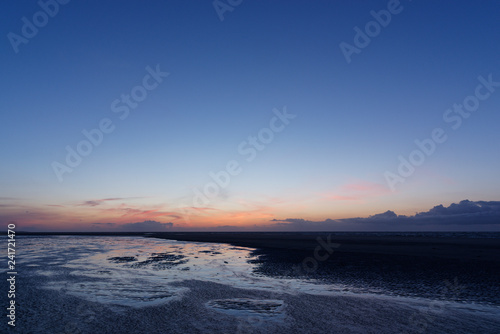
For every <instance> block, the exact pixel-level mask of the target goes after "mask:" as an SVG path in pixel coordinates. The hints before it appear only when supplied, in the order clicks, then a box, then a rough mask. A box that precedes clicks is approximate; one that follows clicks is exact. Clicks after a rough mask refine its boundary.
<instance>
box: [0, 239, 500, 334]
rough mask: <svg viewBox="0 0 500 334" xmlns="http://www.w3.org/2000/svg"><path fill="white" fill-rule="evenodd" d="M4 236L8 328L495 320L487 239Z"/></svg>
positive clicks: (370, 325)
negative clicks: (10, 308)
mask: <svg viewBox="0 0 500 334" xmlns="http://www.w3.org/2000/svg"><path fill="white" fill-rule="evenodd" d="M166 238H168V240H167V239H166ZM318 238H319V239H320V240H321V241H319V239H318ZM173 239H175V240H173ZM195 240H196V241H195ZM18 243H19V244H20V245H24V246H23V249H24V251H23V254H24V255H23V256H22V257H21V256H20V257H19V261H20V263H19V265H18V268H19V269H18V270H19V272H20V274H19V276H18V280H17V282H16V283H17V293H16V295H17V296H16V301H17V303H18V305H17V312H16V314H17V317H16V319H17V320H16V330H17V331H18V332H20V333H23V332H29V333H47V332H52V333H135V332H139V331H140V332H148V333H164V332H168V333H240V334H241V333H291V332H292V333H381V332H383V333H449V332H454V333H476V332H480V333H496V332H498V329H499V328H500V321H498V316H499V315H500V302H499V300H498V295H499V293H498V287H499V285H500V284H499V282H498V280H499V279H498V275H496V273H498V257H495V254H496V253H495V252H498V238H493V235H487V237H484V236H481V235H470V234H469V235H464V236H461V237H458V236H456V235H455V236H449V235H448V236H446V235H443V234H439V235H435V236H432V235H429V234H423V235H395V234H390V235H387V234H385V235H384V234H382V235H376V234H340V235H339V234H335V233H291V234H276V233H253V234H245V233H210V234H206V233H205V234H202V233H189V234H185V233H168V234H165V233H153V234H152V233H148V234H146V235H145V234H142V235H133V234H130V233H129V234H122V235H109V234H107V235H91V236H89V235H84V234H78V235H55V236H54V235H36V236H34V235H30V236H21V237H19V240H18ZM318 246H320V248H319V249H318ZM20 247H21V246H20ZM329 247H330V248H329ZM433 248H435V249H439V251H435V252H434V253H435V254H436V256H432V250H433ZM330 250H331V251H332V252H331V253H330ZM425 250H427V251H428V252H431V254H429V253H426V252H425ZM467 250H468V251H467ZM459 252H462V253H461V254H458V253H459ZM481 254H483V257H482V258H481V257H478V255H481ZM459 255H463V256H459ZM478 259H479V260H478ZM314 263H316V265H314ZM2 284H5V282H3V283H2ZM4 325H5V324H2V326H4Z"/></svg>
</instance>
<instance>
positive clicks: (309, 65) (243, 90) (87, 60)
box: [0, 0, 500, 231]
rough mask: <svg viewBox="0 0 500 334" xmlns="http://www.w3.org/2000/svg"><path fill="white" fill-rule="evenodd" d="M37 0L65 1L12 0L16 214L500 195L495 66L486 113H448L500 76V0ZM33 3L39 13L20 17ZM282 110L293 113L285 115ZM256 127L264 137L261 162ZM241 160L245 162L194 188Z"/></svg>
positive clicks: (146, 215)
mask: <svg viewBox="0 0 500 334" xmlns="http://www.w3.org/2000/svg"><path fill="white" fill-rule="evenodd" d="M61 2H63V1H61ZM231 2H232V3H233V4H237V3H238V1H235V0H233V1H231ZM41 3H49V4H52V5H49V6H48V7H47V8H48V10H49V11H52V13H51V14H52V16H53V17H52V16H49V15H45V14H40V13H39V12H40V11H43V9H42V7H41V6H40V4H39V3H37V2H36V1H3V2H1V3H0V9H1V12H2V13H3V19H2V20H0V27H1V31H2V33H3V36H4V38H3V39H2V41H3V42H2V44H1V45H0V47H1V49H2V50H1V53H0V57H1V58H0V60H1V64H2V71H1V81H0V85H1V86H0V92H1V93H0V94H1V103H0V159H1V160H0V161H1V163H0V224H1V225H6V224H8V222H11V221H14V222H16V223H17V226H18V227H17V229H18V230H60V231H70V230H92V231H94V230H95V231H98V230H99V231H100V230H116V229H120V228H122V226H123V224H129V225H126V226H133V225H130V224H133V223H141V222H144V221H146V223H145V224H144V226H146V227H147V226H154V225H148V224H157V223H172V224H165V225H162V226H164V227H165V228H166V229H172V230H185V229H187V230H190V229H191V230H204V229H205V230H206V229H214V230H217V229H221V226H233V227H235V228H238V227H239V228H249V229H259V228H261V229H266V228H267V226H269V224H273V219H275V220H277V221H285V222H286V221H290V219H304V220H306V221H316V222H320V221H325V220H327V219H333V220H335V219H341V218H354V217H368V216H370V215H374V214H378V213H381V212H385V211H387V210H392V211H394V212H396V214H399V215H414V214H415V213H416V212H423V211H427V210H429V209H431V208H432V207H433V206H435V205H438V204H443V205H444V206H445V207H447V206H449V205H450V204H452V203H458V202H460V201H461V200H464V199H469V200H471V201H498V200H500V196H499V195H500V193H499V189H500V177H499V172H498V171H500V154H499V152H500V87H498V86H499V85H500V84H496V86H495V85H493V86H491V85H490V87H489V88H488V87H484V84H483V87H482V88H480V89H479V92H480V94H482V95H481V96H483V97H484V96H485V94H487V93H488V94H487V95H488V97H484V98H483V99H482V100H480V101H479V106H476V107H477V108H475V109H476V110H474V111H472V112H470V116H467V117H466V118H465V117H463V116H460V114H459V113H457V112H454V111H453V110H452V111H450V113H449V114H447V110H448V109H450V108H451V109H453V105H454V104H462V103H464V100H467V98H468V97H469V96H474V95H475V94H477V89H476V88H477V87H478V85H481V84H482V81H481V80H480V79H478V78H479V77H482V78H483V81H484V80H486V81H488V80H490V81H493V82H500V57H499V55H500V43H499V40H500V23H499V22H500V21H499V20H498V17H499V14H500V3H499V2H498V1H439V2H436V1H409V0H402V1H401V2H400V3H399V5H398V3H397V1H394V0H391V1H350V2H349V3H347V2H344V1H314V2H313V1H306V0H301V1H299V0H296V1H263V0H260V1H259V0H255V1H250V0H244V1H242V2H241V4H239V5H236V6H231V5H228V2H227V0H221V1H220V2H218V3H216V4H218V6H219V7H218V8H219V13H218V12H217V9H216V8H215V7H214V4H213V2H212V1H147V2H143V1H70V2H68V3H67V4H58V5H57V6H58V9H57V13H54V12H55V7H54V5H53V4H54V3H55V2H53V1H50V0H49V1H46V0H42V1H41ZM224 6H229V7H224ZM388 7H389V8H391V9H392V10H393V11H394V12H397V13H393V14H391V20H390V22H389V23H388V24H385V25H386V26H385V27H380V25H379V27H380V31H372V32H371V34H372V36H373V37H369V38H370V42H369V44H368V45H366V46H364V45H363V46H364V47H362V48H361V47H359V48H358V49H357V53H352V54H351V55H350V62H348V61H346V57H345V55H344V54H343V52H342V49H341V47H340V45H341V43H347V44H349V45H351V46H352V47H355V46H356V44H355V42H356V41H355V36H356V34H357V32H356V30H355V27H359V29H361V31H365V27H366V24H367V23H369V22H370V21H374V20H375V19H374V17H373V15H372V14H371V11H375V12H379V11H381V10H387V8H388ZM224 8H225V9H230V10H225V9H224ZM223 10H225V11H224V12H221V11H223ZM37 13H38V14H37ZM219 14H220V15H219ZM23 18H25V19H24V20H23ZM44 18H46V19H47V20H46V21H47V22H43V20H44ZM221 18H223V20H221ZM34 19H35V20H38V21H37V22H38V23H39V24H40V27H38V28H37V30H38V31H36V32H33V31H32V30H31V31H30V29H29V27H25V28H24V29H23V26H24V25H26V22H28V25H30V24H32V23H33V21H34ZM40 22H41V23H40ZM369 26H370V24H369ZM371 27H376V26H374V25H373V24H372V25H371ZM23 31H24V32H23ZM23 33H28V34H30V33H31V35H33V36H31V35H30V36H29V38H26V37H25V36H23ZM13 36H17V37H13ZM361 39H362V38H361ZM13 41H14V42H13ZM20 41H22V42H20ZM357 42H360V41H359V40H357ZM365 42H366V41H365ZM343 45H345V44H343ZM16 51H17V52H16ZM147 68H149V71H148V70H147ZM157 68H159V69H160V71H161V72H168V73H169V75H168V76H164V77H161V78H159V81H161V82H159V83H158V85H156V84H155V80H154V79H152V78H146V83H147V84H148V85H150V86H151V85H153V84H154V86H157V87H155V88H153V89H151V90H150V91H147V96H146V97H145V98H144V100H142V101H140V102H138V104H137V106H136V107H135V108H128V109H130V110H129V111H130V112H129V114H128V115H127V116H126V117H123V116H125V114H123V113H124V111H123V110H124V109H126V107H125V106H126V104H125V102H121V101H120V99H121V98H122V95H130V94H131V92H136V93H137V94H139V93H140V92H141V91H142V92H143V91H144V89H143V88H137V87H138V86H142V85H143V80H144V78H145V76H146V75H148V73H149V72H150V71H155V69H157ZM489 77H490V79H488V78H489ZM134 89H135V90H134ZM141 89H142V90H141ZM488 89H490V90H488ZM138 92H139V93H138ZM116 100H118V101H117V102H116V103H115V106H114V108H113V107H112V105H113V103H114V101H116ZM467 101H468V102H470V103H473V102H474V98H469V99H468V100H467ZM471 101H472V102H471ZM476 101H478V99H476ZM117 107H122V109H121V110H122V111H119V110H118V111H119V112H115V111H117ZM471 108H472V107H471ZM284 110H286V112H287V113H288V114H290V115H294V116H295V117H294V118H293V119H292V118H290V119H288V120H286V121H285V123H288V124H285V123H283V121H280V120H273V119H274V118H275V117H276V113H281V114H283V112H284ZM446 115H447V116H446ZM467 115H468V114H467ZM120 116H122V118H123V119H121V118H120ZM446 117H448V121H446V120H445V118H446ZM450 117H454V118H453V121H452V119H451V118H450ZM457 117H458V118H459V119H460V120H461V123H460V125H459V124H458V123H457V122H458V120H457ZM103 119H109V120H110V121H111V122H112V127H113V131H112V132H111V133H107V134H104V135H103V138H102V142H101V143H100V144H99V145H97V146H95V145H93V146H92V152H91V153H90V154H88V155H87V156H85V157H82V161H81V163H79V164H78V165H77V166H76V167H74V168H72V172H71V173H69V172H68V173H64V174H63V175H62V181H60V180H59V179H58V176H57V175H56V173H55V172H54V167H53V166H54V162H58V163H60V164H61V165H63V164H64V165H66V164H67V163H66V156H67V150H66V147H67V146H69V147H70V148H72V149H74V150H76V148H77V145H78V144H79V143H80V142H81V141H83V140H86V137H85V136H84V135H83V134H82V131H83V130H88V131H91V130H92V129H95V128H99V124H100V122H102V121H103ZM270 122H274V123H273V124H275V125H276V126H279V129H280V130H281V131H279V132H273V133H272V135H273V138H269V137H267V136H268V135H269V133H270V131H269V130H263V129H265V128H269V127H270ZM454 126H455V127H456V128H455V129H454V128H453V127H454ZM436 128H441V129H442V130H443V132H444V135H445V136H446V141H444V142H443V143H437V144H436V148H435V150H434V152H433V153H431V154H430V155H428V156H427V155H425V156H424V161H423V163H422V164H421V165H419V166H416V167H415V170H414V171H413V173H411V175H409V176H408V177H404V180H405V182H404V183H397V184H396V185H395V186H394V187H393V189H391V187H390V184H389V183H388V182H387V180H386V172H387V171H389V172H391V173H394V175H397V173H398V166H399V165H400V160H399V158H398V157H399V156H402V157H403V158H405V159H409V157H410V155H411V153H412V152H413V151H414V150H415V149H418V147H417V146H416V144H415V142H414V141H415V140H424V139H427V138H431V136H432V132H433V130H434V129H436ZM259 133H261V136H264V137H262V138H265V140H267V143H266V144H262V143H260V144H258V145H259V148H261V149H262V148H263V147H264V149H262V150H261V151H259V150H255V152H256V154H255V156H254V159H253V160H251V161H247V160H248V158H250V155H251V154H250V153H248V152H249V150H250V149H249V148H250V147H251V144H250V142H249V136H258V134H259ZM245 141H246V143H245ZM260 145H263V147H261V146H260ZM242 150H243V151H245V150H246V151H245V152H247V153H245V154H241V151H242ZM415 154H417V155H418V153H415ZM414 157H416V155H415V156H414ZM231 161H236V162H237V163H238V164H239V165H238V167H239V168H235V169H241V170H240V173H237V175H230V178H229V180H230V182H229V184H228V185H227V186H225V187H221V186H217V187H216V190H217V192H218V194H217V195H216V196H207V199H208V200H200V199H199V198H198V199H196V198H197V196H196V194H197V190H198V191H200V192H202V193H203V192H204V191H205V190H206V189H212V190H213V189H214V188H213V186H212V188H210V187H211V186H207V184H209V183H210V182H213V180H212V179H211V177H210V175H209V173H210V172H214V173H217V172H219V171H221V170H225V169H226V166H227V164H228V163H230V162H231ZM233 163H234V162H233ZM230 164H231V163H230ZM233 168H234V166H233ZM235 174H236V173H235ZM207 187H208V188H207ZM214 191H215V190H214ZM287 219H288V220H287ZM148 221H152V222H154V223H152V222H148ZM449 226H451V225H449ZM449 226H448V228H455V229H457V227H449ZM342 228H343V229H345V230H349V229H360V228H359V226H357V227H355V226H353V227H352V228H351V227H350V226H349V225H346V226H343V227H342ZM426 228H428V226H424V227H422V226H418V227H417V226H416V227H415V229H426ZM361 229H362V228H361ZM394 229H397V227H394ZM467 229H472V230H473V229H474V227H472V228H471V227H470V226H469V227H467ZM481 229H485V227H484V226H483V227H481ZM486 229H490V230H499V228H498V225H495V224H491V225H489V227H488V228H486Z"/></svg>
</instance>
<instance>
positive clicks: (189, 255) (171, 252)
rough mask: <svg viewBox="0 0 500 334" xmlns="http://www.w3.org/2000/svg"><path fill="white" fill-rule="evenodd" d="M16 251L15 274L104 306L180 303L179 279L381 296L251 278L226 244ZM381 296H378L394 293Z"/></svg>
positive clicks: (31, 242) (269, 306) (67, 245)
mask: <svg viewBox="0 0 500 334" xmlns="http://www.w3.org/2000/svg"><path fill="white" fill-rule="evenodd" d="M382 235H384V233H382ZM392 235H394V234H392ZM413 235H414V234H413ZM469 235H470V234H469ZM18 249H19V253H18V258H17V259H18V270H19V272H20V273H22V275H24V276H30V277H37V276H39V277H43V278H44V280H43V282H44V283H43V284H41V285H40V288H41V289H48V290H57V291H60V292H63V293H65V294H68V295H72V296H75V297H78V298H83V299H85V300H88V301H93V302H99V303H102V304H106V305H118V306H126V307H134V308H142V307H145V306H154V305H159V304H165V303H168V302H170V301H173V300H181V299H182V298H183V296H185V294H186V293H187V292H189V287H188V286H187V285H185V284H183V282H185V281H188V280H197V281H205V282H212V283H219V284H224V285H227V286H230V287H232V288H240V289H257V290H261V291H268V292H269V291H270V292H275V293H286V294H292V295H297V294H299V293H305V294H310V295H322V296H328V295H331V296H335V295H339V294H344V295H345V294H347V295H360V296H364V297H370V296H375V294H376V295H377V298H383V297H384V293H383V291H382V292H381V291H370V288H369V287H359V286H354V285H352V284H325V283H320V282H318V281H314V280H300V279H283V278H274V277H268V276H263V275H258V274H256V273H255V272H254V270H255V269H256V268H255V264H252V261H251V260H255V257H254V255H252V251H253V249H251V248H244V247H234V246H231V245H227V244H214V243H198V242H181V241H171V240H164V239H153V238H143V237H102V236H93V237H87V236H43V237H28V236H24V237H18ZM372 293H373V294H372ZM389 295H390V294H386V296H385V297H387V298H395V297H402V296H397V295H396V296H394V294H392V296H389ZM449 302H450V303H451V302H454V301H453V300H450V301H449ZM206 307H210V308H215V309H218V310H220V311H225V312H233V313H238V312H246V311H248V310H252V312H257V313H259V312H260V314H267V315H268V316H271V317H280V316H281V315H282V312H281V311H282V302H281V301H280V300H259V301H249V300H242V299H237V298H236V299H234V300H222V301H219V300H216V301H212V302H210V303H207V305H206ZM460 307H464V305H461V306H460ZM467 307H472V308H477V307H478V306H477V305H472V304H471V305H468V306H467ZM259 310H260V311H259Z"/></svg>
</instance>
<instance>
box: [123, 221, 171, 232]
mask: <svg viewBox="0 0 500 334" xmlns="http://www.w3.org/2000/svg"><path fill="white" fill-rule="evenodd" d="M173 226H174V223H160V222H157V221H154V220H145V221H143V222H139V223H128V224H123V225H121V226H120V230H122V231H128V232H161V231H166V230H170V229H171V228H172V227H173Z"/></svg>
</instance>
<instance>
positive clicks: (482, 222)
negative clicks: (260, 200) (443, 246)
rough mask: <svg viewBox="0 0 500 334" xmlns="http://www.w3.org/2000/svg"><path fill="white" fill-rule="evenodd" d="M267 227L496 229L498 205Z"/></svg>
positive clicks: (297, 220)
mask: <svg viewBox="0 0 500 334" xmlns="http://www.w3.org/2000/svg"><path fill="white" fill-rule="evenodd" d="M272 222H273V224H271V225H267V226H266V229H269V230H283V231H328V230H336V231H363V230H366V231H369V230H392V231H397V230H425V229H427V228H430V229H432V230H439V229H441V230H446V229H447V228H449V226H451V225H453V226H462V228H466V229H474V227H477V226H481V228H482V229H483V230H484V229H488V226H490V227H492V226H494V225H498V226H500V201H469V200H463V201H461V202H460V203H458V204H457V203H452V204H451V205H450V206H448V207H445V206H443V205H442V204H440V205H437V206H435V207H433V208H432V209H430V210H429V211H425V212H419V213H417V214H415V215H414V216H404V215H397V214H396V213H395V212H394V211H391V210H388V211H386V212H384V213H379V214H375V215H372V216H369V217H367V218H346V219H337V220H332V219H326V220H324V221H310V220H305V219H300V218H287V219H284V220H277V219H273V220H272Z"/></svg>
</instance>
